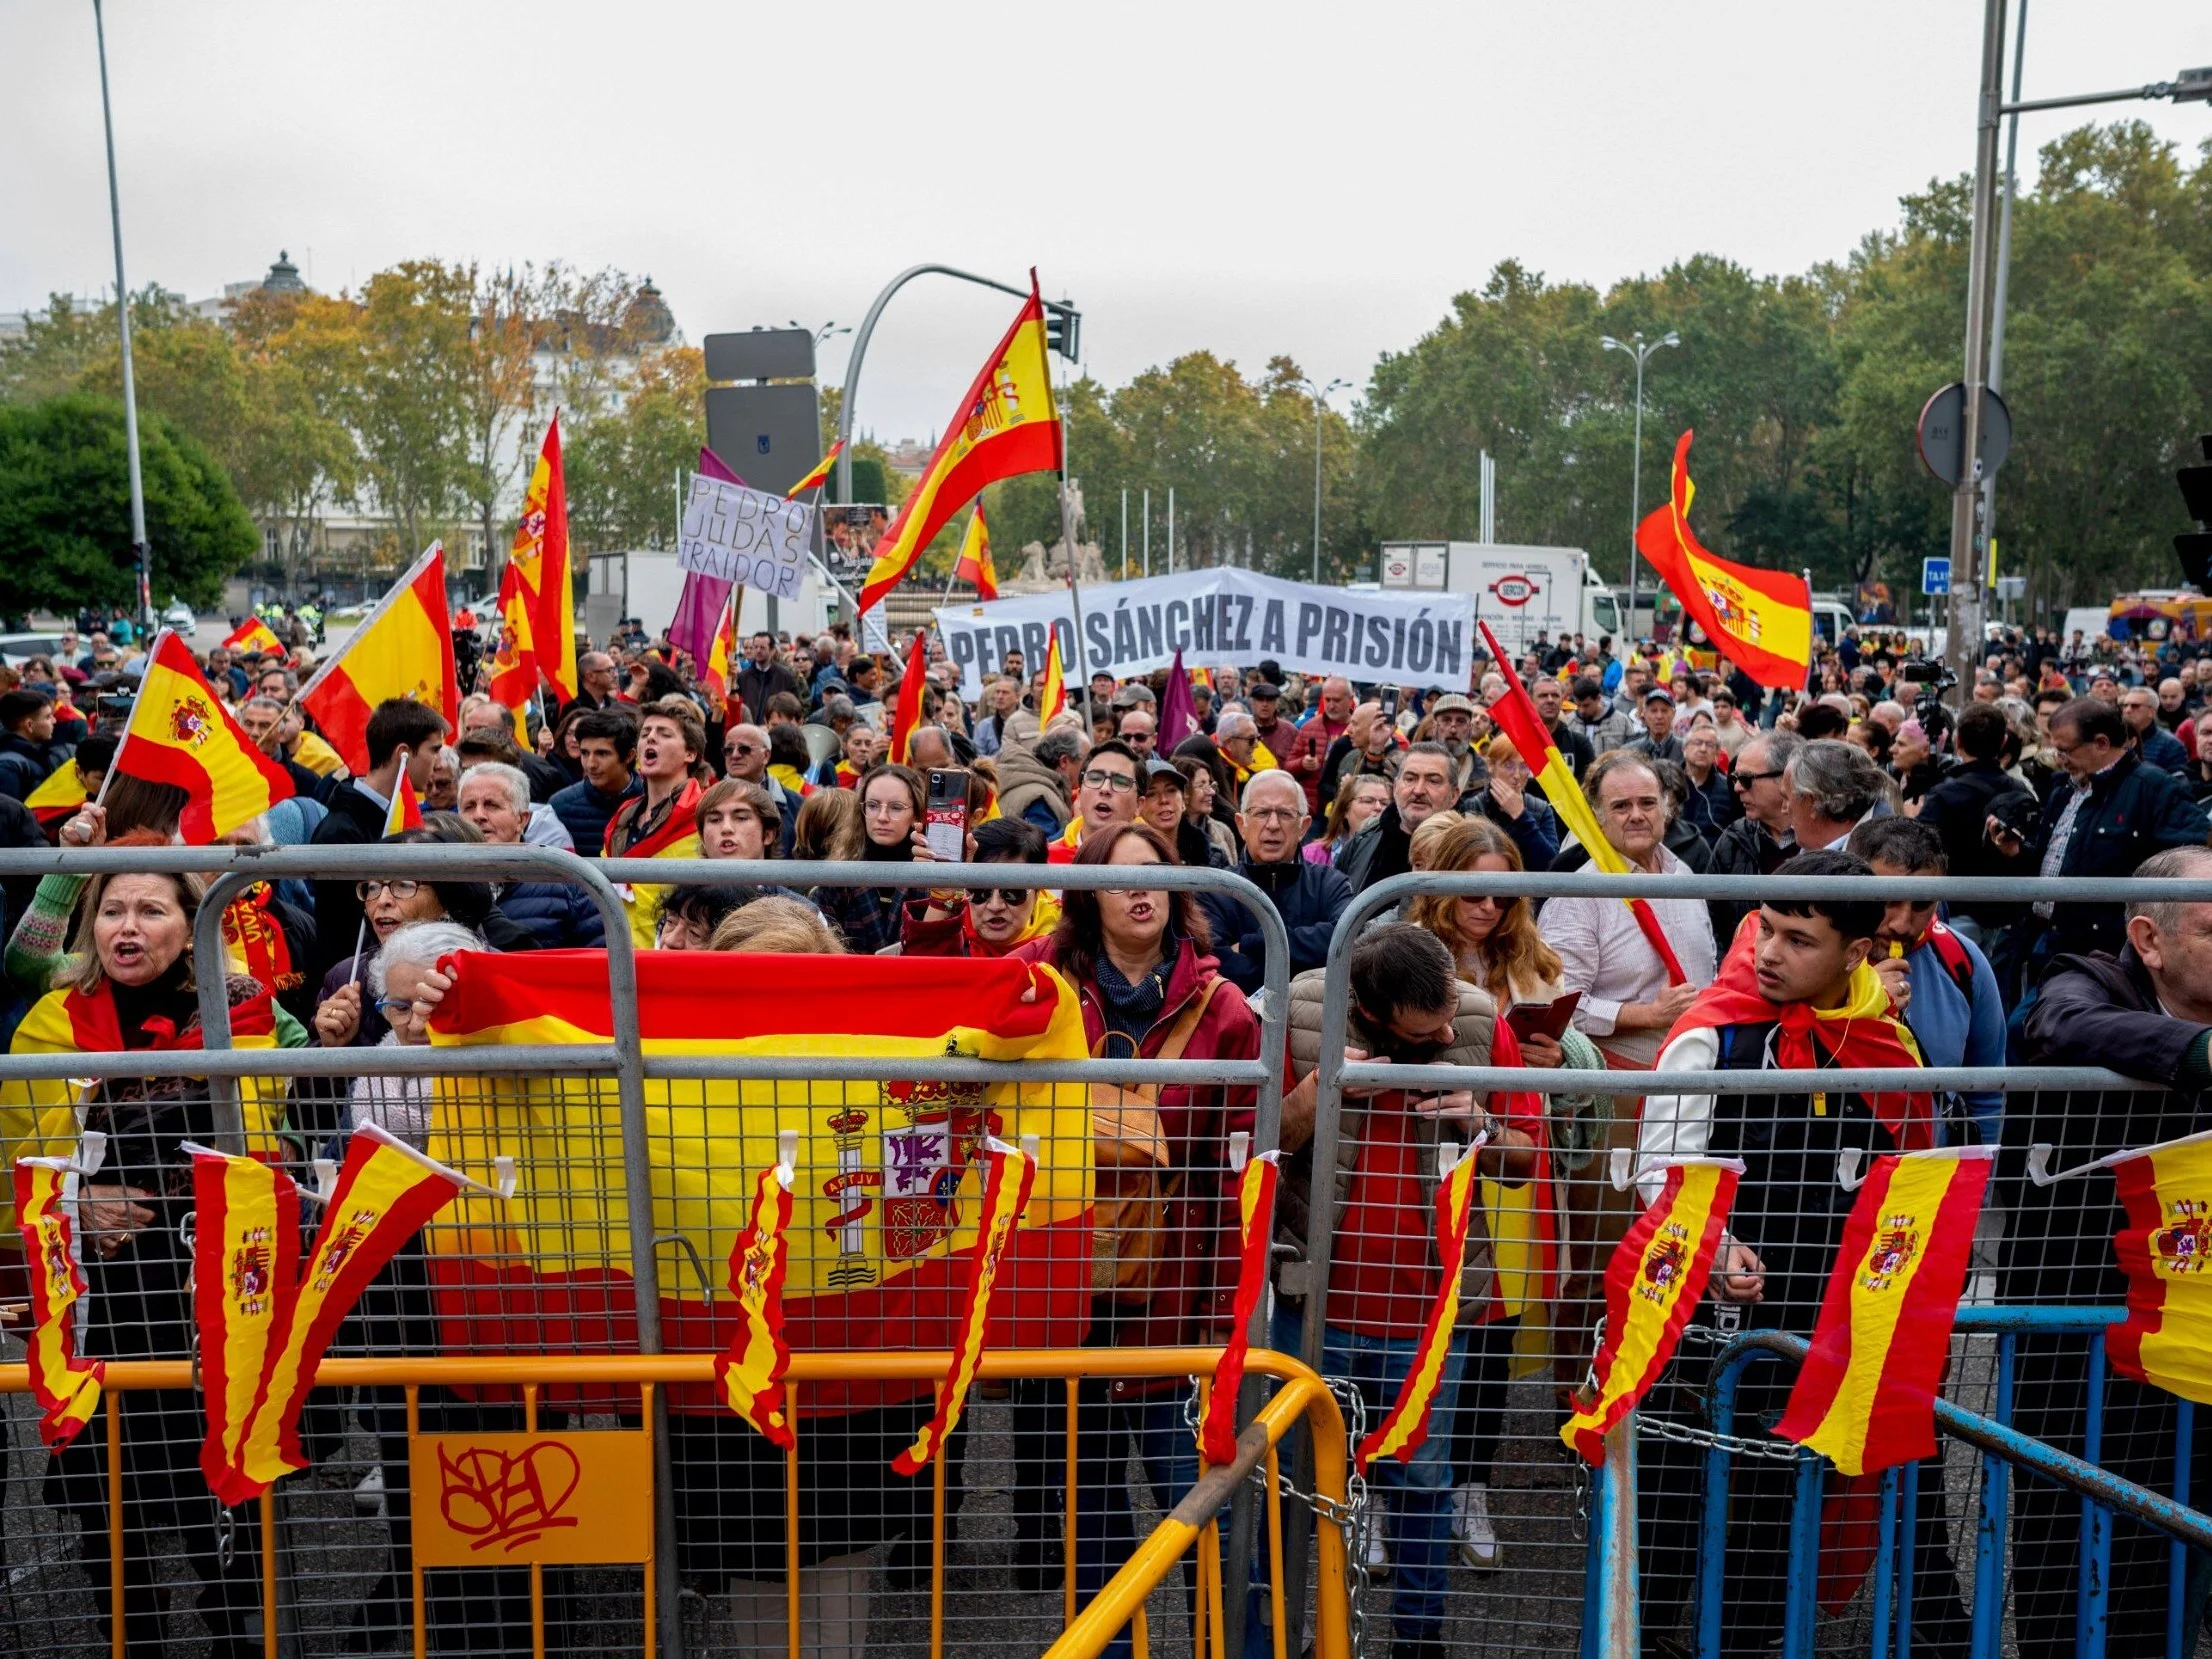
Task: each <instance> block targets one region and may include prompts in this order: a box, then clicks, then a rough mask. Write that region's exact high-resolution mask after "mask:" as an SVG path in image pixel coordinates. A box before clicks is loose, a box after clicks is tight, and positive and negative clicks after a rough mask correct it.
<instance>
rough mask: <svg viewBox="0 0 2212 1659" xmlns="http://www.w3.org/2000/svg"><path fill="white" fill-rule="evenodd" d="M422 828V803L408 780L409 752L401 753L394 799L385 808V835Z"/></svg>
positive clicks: (394, 782)
mask: <svg viewBox="0 0 2212 1659" xmlns="http://www.w3.org/2000/svg"><path fill="white" fill-rule="evenodd" d="M421 828H422V802H421V800H420V799H419V798H417V796H416V794H415V786H414V785H413V784H412V783H410V782H409V781H408V778H407V751H406V750H405V749H402V750H400V752H399V775H398V776H397V777H395V778H393V779H392V798H391V801H390V802H389V803H388V804H387V805H386V806H385V808H384V833H385V834H386V835H397V834H398V833H399V832H400V831H401V830H411V829H421Z"/></svg>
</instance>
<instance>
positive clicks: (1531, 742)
mask: <svg viewBox="0 0 2212 1659" xmlns="http://www.w3.org/2000/svg"><path fill="white" fill-rule="evenodd" d="M1475 626H1477V627H1478V628H1480V629H1481V630H1482V638H1483V643H1484V644H1486V645H1488V646H1489V647H1490V658H1491V660H1492V661H1493V662H1495V663H1496V664H1497V665H1498V672H1499V673H1500V674H1502V675H1503V676H1505V695H1504V696H1503V697H1500V698H1499V699H1498V700H1497V701H1496V702H1495V703H1492V704H1491V705H1490V718H1491V719H1492V720H1494V721H1496V722H1497V726H1498V729H1499V730H1500V731H1502V732H1504V733H1505V735H1506V736H1507V737H1509V738H1511V739H1512V740H1513V747H1514V748H1516V749H1518V750H1520V751H1521V759H1522V760H1524V761H1526V762H1527V763H1528V769H1529V770H1530V771H1531V772H1533V773H1535V774H1536V781H1537V782H1538V783H1540V784H1542V785H1543V786H1544V799H1545V800H1546V801H1548V802H1550V803H1551V809H1552V811H1554V812H1556V813H1558V814H1559V821H1560V822H1561V823H1563V824H1565V825H1566V826H1567V828H1568V829H1569V830H1571V831H1573V832H1574V838H1575V839H1576V840H1577V841H1579V842H1581V843H1582V845H1583V848H1584V849H1585V850H1586V851H1587V852H1588V853H1589V855H1590V864H1591V867H1592V868H1593V869H1598V870H1602V871H1604V872H1605V873H1606V874H1607V875H1609V876H1625V875H1628V874H1629V873H1630V870H1629V864H1628V860H1627V859H1625V858H1623V857H1622V856H1621V855H1620V854H1619V853H1618V852H1616V851H1615V850H1614V847H1613V843H1612V842H1610V841H1608V840H1606V839H1605V831H1603V830H1602V829H1600V828H1598V819H1597V814H1596V813H1594V812H1592V811H1591V810H1590V802H1589V800H1588V798H1587V797H1586V796H1585V795H1584V794H1583V793H1582V785H1580V784H1579V783H1577V782H1575V775H1574V770H1573V768H1572V767H1570V766H1568V764H1567V759H1566V757H1565V756H1564V755H1562V754H1561V753H1560V752H1559V745H1558V744H1556V743H1554V742H1553V741H1552V740H1551V733H1550V732H1549V731H1548V730H1547V729H1546V728H1545V726H1544V717H1543V716H1542V715H1540V714H1538V713H1537V712H1536V704H1535V702H1534V700H1533V699H1531V698H1530V696H1529V694H1528V692H1527V690H1526V689H1525V688H1524V687H1523V686H1522V684H1521V676H1520V675H1518V674H1516V673H1515V672H1514V671H1513V659H1512V658H1511V657H1509V656H1507V655H1506V653H1505V648H1504V647H1503V646H1501V645H1500V644H1499V643H1498V636H1497V635H1496V634H1493V633H1492V632H1491V631H1490V624H1489V623H1487V622H1483V621H1480V620H1479V619H1478V620H1477V622H1476V624H1475ZM1621 903H1623V904H1625V905H1627V906H1628V913H1629V914H1630V915H1631V916H1633V917H1635V918H1636V926H1637V927H1638V928H1639V929H1641V930H1642V932H1643V936H1644V939H1645V941H1646V942H1647V943H1649V944H1650V946H1651V948H1652V949H1653V950H1654V951H1656V952H1658V954H1659V960H1660V961H1662V962H1664V963H1665V964H1666V965H1667V983H1668V984H1669V985H1681V984H1683V983H1685V982H1686V981H1687V980H1688V978H1689V975H1687V974H1685V973H1684V972H1683V971H1682V964H1681V962H1680V961H1679V960H1677V959H1676V957H1675V954H1674V946H1672V945H1671V944H1669V943H1668V942H1667V936H1666V933H1665V932H1664V931H1663V930H1662V929H1661V928H1660V926H1659V918H1658V916H1657V915H1656V914H1655V913H1654V912H1653V910H1652V908H1651V904H1650V901H1649V900H1646V899H1623V900H1621Z"/></svg>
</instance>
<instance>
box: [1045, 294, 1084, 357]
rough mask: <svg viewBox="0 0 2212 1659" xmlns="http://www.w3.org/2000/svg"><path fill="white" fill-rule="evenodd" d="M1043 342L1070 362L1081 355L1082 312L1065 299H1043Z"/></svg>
mask: <svg viewBox="0 0 2212 1659" xmlns="http://www.w3.org/2000/svg"><path fill="white" fill-rule="evenodd" d="M1045 344H1046V345H1048V346H1050V347H1051V348H1052V349H1053V350H1054V351H1056V352H1058V353H1059V354H1060V355H1061V356H1062V357H1065V358H1066V359H1067V360H1068V361H1069V362H1070V363H1074V362H1077V361H1079V360H1080V359H1081V357H1082V355H1083V313H1082V312H1080V311H1078V310H1076V308H1075V307H1074V306H1072V305H1070V304H1068V303H1067V301H1065V300H1046V301H1045Z"/></svg>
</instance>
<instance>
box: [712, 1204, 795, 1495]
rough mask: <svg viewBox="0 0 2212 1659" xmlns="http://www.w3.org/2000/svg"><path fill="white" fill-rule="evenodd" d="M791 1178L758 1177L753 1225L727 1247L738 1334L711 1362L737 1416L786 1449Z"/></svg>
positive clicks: (789, 1437) (791, 1441)
mask: <svg viewBox="0 0 2212 1659" xmlns="http://www.w3.org/2000/svg"><path fill="white" fill-rule="evenodd" d="M791 1179H792V1172H791V1171H790V1170H789V1169H788V1168H787V1167H786V1166H784V1165H781V1164H778V1165H776V1166H775V1167H773V1168H770V1169H764V1170H762V1171H761V1172H760V1182H759V1185H758V1187H757V1188H756V1189H755V1191H754V1193H753V1219H752V1221H751V1222H750V1223H749V1224H748V1225H747V1226H746V1228H745V1230H744V1231H743V1232H742V1233H740V1234H738V1235H737V1242H736V1243H735V1244H734V1245H732V1246H731V1247H730V1294H731V1295H732V1296H735V1297H736V1298H737V1329H736V1330H735V1331H734V1332H732V1333H731V1336H730V1342H729V1346H728V1347H726V1348H724V1349H723V1350H722V1351H721V1352H720V1353H719V1354H717V1355H715V1356H714V1381H715V1385H716V1386H717V1387H718V1388H720V1389H721V1391H722V1398H723V1400H724V1401H725V1402H726V1403H727V1404H728V1405H729V1408H730V1409H731V1410H732V1411H734V1412H736V1413H737V1414H738V1416H740V1417H742V1418H744V1419H745V1421H746V1422H748V1423H750V1424H752V1425H753V1427H754V1428H756V1429H758V1430H760V1432H761V1433H762V1434H763V1435H764V1436H766V1438H767V1440H768V1442H769V1444H770V1445H773V1446H781V1447H782V1448H783V1449H784V1450H786V1451H789V1450H790V1449H791V1448H792V1447H793V1446H795V1445H797V1444H798V1440H797V1437H796V1436H795V1435H793V1433H792V1432H791V1415H790V1412H789V1409H788V1408H787V1405H786V1403H785V1399H784V1388H783V1377H784V1373H785V1372H786V1371H788V1370H790V1369H791V1349H790V1348H789V1347H788V1346H787V1345H786V1344H785V1342H784V1339H783V1276H784V1270H785V1268H786V1267H787V1266H788V1265H789V1249H790V1246H789V1243H788V1241H787V1232H786V1230H787V1229H788V1228H789V1227H790V1225H791Z"/></svg>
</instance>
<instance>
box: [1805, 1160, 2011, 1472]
mask: <svg viewBox="0 0 2212 1659" xmlns="http://www.w3.org/2000/svg"><path fill="white" fill-rule="evenodd" d="M1996 1151H1997V1149H1996V1148H1995V1147H1993V1146H1961V1147H1949V1148H1946V1149H1944V1150H1942V1151H1935V1152H1914V1153H1910V1154H1907V1155H1905V1156H1902V1157H1900V1156H1897V1155H1894V1154H1892V1155H1891V1156H1888V1157H1884V1158H1878V1159H1876V1160H1875V1163H1874V1168H1873V1171H1872V1173H1871V1174H1869V1175H1868V1176H1867V1178H1866V1184H1865V1185H1864V1186H1862V1187H1860V1189H1859V1198H1858V1203H1857V1204H1856V1205H1854V1206H1853V1208H1852V1211H1851V1219H1850V1220H1849V1221H1848V1222H1846V1223H1845V1224H1844V1229H1843V1243H1842V1245H1841V1246H1840V1247H1839V1248H1838V1250H1837V1253H1836V1267H1835V1272H1834V1273H1833V1275H1831V1277H1830V1278H1829V1280H1828V1294H1827V1297H1826V1299H1825V1300H1823V1302H1822V1303H1821V1307H1820V1318H1819V1321H1818V1322H1817V1323H1816V1324H1815V1325H1814V1327H1813V1346H1812V1351H1811V1352H1810V1353H1809V1354H1807V1355H1806V1356H1805V1363H1804V1365H1803V1366H1801V1367H1800V1368H1799V1369H1798V1373H1797V1383H1796V1385H1795V1386H1794V1387H1793V1388H1792V1389H1791V1390H1790V1403H1789V1408H1788V1410H1786V1411H1785V1412H1783V1414H1782V1421H1781V1422H1780V1423H1779V1424H1777V1425H1776V1427H1775V1430H1774V1432H1775V1433H1776V1434H1778V1435H1780V1436H1781V1437H1782V1438H1783V1439H1785V1440H1794V1441H1796V1442H1797V1443H1798V1444H1799V1445H1801V1446H1804V1447H1807V1448H1809V1449H1810V1450H1812V1451H1816V1452H1819V1453H1821V1454H1822V1455H1823V1456H1824V1457H1826V1458H1827V1459H1828V1460H1829V1461H1830V1462H1832V1463H1834V1464H1835V1466H1836V1467H1837V1468H1838V1469H1840V1470H1842V1471H1843V1472H1844V1473H1845V1474H1846V1475H1865V1474H1875V1473H1878V1472H1879V1471H1881V1470H1883V1469H1892V1468H1895V1467H1896V1466H1897V1465H1898V1464H1900V1463H1909V1462H1912V1461H1914V1460H1915V1459H1918V1458H1923V1457H1932V1456H1934V1455H1935V1450H1936V1435H1935V1400H1936V1393H1937V1391H1938V1390H1939V1389H1940V1388H1941V1387H1942V1385H1943V1367H1944V1364H1945V1362H1946V1361H1947V1360H1948V1359H1949V1357H1950V1352H1951V1326H1952V1324H1953V1322H1954V1321H1955V1320H1956V1318H1957V1316H1958V1304H1959V1297H1960V1296H1961V1295H1962V1294H1963V1293H1964V1291H1965V1289H1966V1267H1967V1258H1968V1256H1969V1254H1970V1252H1971V1250H1972V1247H1973V1243H1974V1223H1975V1221H1976V1220H1977V1219H1978V1218H1979V1217H1980V1215H1981V1213H1982V1195H1983V1193H1984V1191H1985V1190H1986V1189H1987V1188H1988V1185H1989V1171H1990V1163H1991V1160H1992V1159H1993V1158H1994V1157H1995V1156H1996Z"/></svg>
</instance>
